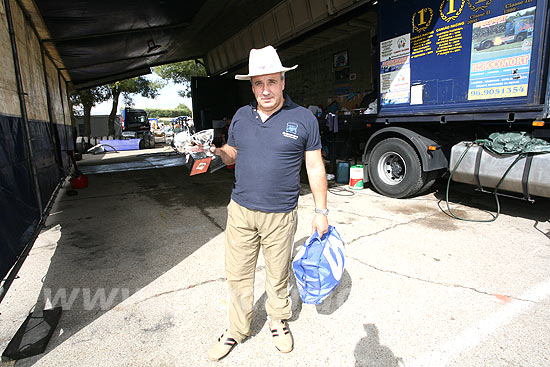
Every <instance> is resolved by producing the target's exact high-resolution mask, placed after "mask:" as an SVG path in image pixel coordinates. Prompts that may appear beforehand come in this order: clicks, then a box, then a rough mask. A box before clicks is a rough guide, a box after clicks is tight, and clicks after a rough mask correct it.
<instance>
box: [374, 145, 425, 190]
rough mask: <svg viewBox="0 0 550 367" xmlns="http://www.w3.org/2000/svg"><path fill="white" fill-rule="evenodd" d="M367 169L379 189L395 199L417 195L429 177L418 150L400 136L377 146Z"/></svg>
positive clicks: (375, 186)
mask: <svg viewBox="0 0 550 367" xmlns="http://www.w3.org/2000/svg"><path fill="white" fill-rule="evenodd" d="M368 171H369V178H370V180H371V182H372V185H373V186H374V188H375V189H376V191H378V192H379V193H380V194H382V195H384V196H389V197H392V198H404V197H408V196H412V195H414V194H416V193H417V192H418V191H419V190H420V189H421V188H422V187H423V186H424V184H425V183H426V177H427V174H426V172H423V171H422V163H421V161H420V158H419V157H418V154H417V153H416V151H415V150H414V149H413V147H412V146H411V145H410V144H409V143H407V142H406V141H405V140H402V139H399V138H388V139H385V140H382V141H381V142H379V143H378V144H376V145H375V146H374V149H373V150H372V152H371V154H370V157H369V166H368Z"/></svg>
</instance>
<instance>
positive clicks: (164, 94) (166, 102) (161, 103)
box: [92, 74, 192, 115]
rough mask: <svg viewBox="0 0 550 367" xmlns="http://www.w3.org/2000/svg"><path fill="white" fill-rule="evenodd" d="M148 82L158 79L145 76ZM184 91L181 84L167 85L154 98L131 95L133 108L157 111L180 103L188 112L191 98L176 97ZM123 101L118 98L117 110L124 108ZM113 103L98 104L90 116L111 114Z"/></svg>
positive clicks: (109, 101) (152, 76)
mask: <svg viewBox="0 0 550 367" xmlns="http://www.w3.org/2000/svg"><path fill="white" fill-rule="evenodd" d="M145 77H146V78H147V79H150V80H158V79H160V78H159V77H158V76H157V75H156V74H150V75H146V76H145ZM182 89H184V87H183V85H181V84H173V83H169V84H167V85H166V86H165V87H164V88H162V89H161V90H160V95H159V96H158V97H157V98H155V99H151V98H144V97H142V96H140V95H133V96H132V99H133V100H134V106H133V107H134V108H159V109H174V108H176V107H177V106H178V105H179V104H180V103H184V104H185V105H186V106H187V107H188V108H189V109H190V110H191V109H192V104H191V98H182V97H180V96H178V91H179V90H182ZM123 100H124V99H123V98H122V96H120V98H119V100H118V110H119V111H120V108H121V107H125V106H124V101H123ZM112 106H113V101H112V100H111V99H110V100H108V101H106V102H103V103H100V104H98V105H96V106H95V107H92V115H108V114H110V113H111V108H112Z"/></svg>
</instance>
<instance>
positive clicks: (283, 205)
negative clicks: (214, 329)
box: [208, 46, 328, 360]
mask: <svg viewBox="0 0 550 367" xmlns="http://www.w3.org/2000/svg"><path fill="white" fill-rule="evenodd" d="M297 66H298V65H295V66H293V67H291V68H287V67H283V66H282V64H281V61H280V59H279V56H278V55H277V52H276V51H275V49H274V48H273V47H272V46H267V47H265V48H262V49H252V50H251V51H250V56H249V60H248V67H249V73H248V74H247V75H236V76H235V78H236V79H240V80H250V81H251V83H252V92H253V93H254V96H255V99H256V101H255V102H253V103H252V104H250V105H248V106H244V107H242V108H240V109H239V110H238V111H237V113H235V116H234V117H233V119H232V123H231V126H230V128H229V137H228V140H227V144H225V145H224V146H223V147H221V148H216V149H214V148H213V151H214V152H215V153H216V154H217V155H220V156H221V157H222V160H223V161H224V163H225V164H233V163H236V166H235V185H234V188H233V192H232V194H231V202H230V203H229V205H228V207H227V227H226V247H225V259H226V260H225V271H226V277H227V283H228V285H229V294H230V305H229V324H230V328H229V329H228V330H226V331H225V332H224V333H223V335H222V336H221V337H220V338H219V339H218V342H217V343H215V344H214V345H213V346H212V348H211V349H210V351H209V353H208V357H209V358H210V359H211V360H219V359H221V358H223V357H225V356H226V355H227V354H228V353H229V352H230V351H231V349H232V348H233V347H234V346H235V345H236V344H237V343H241V342H242V341H243V340H244V339H245V338H246V337H247V336H249V335H250V332H251V330H250V325H251V322H252V308H253V305H254V275H255V270H256V261H257V259H258V253H259V250H260V247H261V248H262V253H263V255H264V259H265V264H266V282H265V289H266V293H267V302H266V310H267V314H268V316H269V320H270V329H271V332H272V336H273V342H274V344H275V347H276V348H277V349H278V350H279V351H281V352H283V353H288V352H290V351H291V350H292V348H293V340H292V335H291V334H290V330H289V329H288V326H287V324H286V321H285V320H287V319H289V318H290V316H291V302H290V296H289V292H288V280H289V270H290V262H291V256H292V249H293V242H294V234H295V232H296V225H297V216H296V208H297V204H298V195H299V193H300V169H301V165H302V160H303V158H304V156H305V161H306V170H307V174H308V178H309V183H310V187H311V191H312V193H313V198H314V201H315V208H316V209H315V214H314V217H313V221H312V233H313V231H317V232H318V233H320V234H323V233H326V232H327V230H328V220H327V215H328V210H327V206H326V205H327V181H326V174H325V166H324V162H323V159H322V158H321V142H320V137H319V127H318V123H317V119H316V118H315V117H314V116H313V114H312V113H311V111H309V110H307V109H306V108H303V107H300V106H298V105H297V104H295V103H294V102H292V100H291V99H290V98H289V97H288V96H287V95H283V91H284V89H285V79H284V73H285V72H286V71H289V70H294V69H296V67H297Z"/></svg>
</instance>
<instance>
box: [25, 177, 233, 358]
mask: <svg viewBox="0 0 550 367" xmlns="http://www.w3.org/2000/svg"><path fill="white" fill-rule="evenodd" d="M188 173H189V172H188V171H187V170H186V169H184V168H183V167H172V168H165V169H151V170H138V171H131V172H117V173H105V174H101V175H90V176H89V187H88V188H87V189H84V190H79V191H78V195H77V196H68V195H66V189H62V191H61V193H60V196H59V198H58V201H57V204H56V206H55V207H54V209H53V210H52V213H51V214H50V217H49V218H48V220H47V222H46V229H51V230H59V231H60V238H59V240H58V242H57V247H56V250H55V253H54V255H53V256H52V258H51V263H50V266H49V269H48V272H47V274H46V275H45V277H44V279H43V287H42V290H41V294H40V296H39V299H38V301H37V304H36V309H42V308H44V304H45V303H46V300H45V298H49V300H50V302H51V304H52V305H53V306H58V305H61V306H63V308H64V311H63V313H62V316H61V320H60V322H59V325H58V330H57V331H56V333H55V336H54V337H53V338H52V339H51V341H50V343H49V345H48V348H47V351H46V352H45V353H44V354H42V355H39V356H36V357H31V358H27V359H24V360H21V361H19V362H18V365H26V366H30V365H33V364H34V363H36V362H37V361H39V360H40V359H41V358H42V357H43V356H45V355H47V353H48V352H49V351H51V350H54V349H55V348H56V347H57V346H59V345H61V344H62V343H64V342H65V341H67V340H68V339H69V338H70V337H71V336H72V335H74V334H76V333H78V332H79V331H80V330H81V329H83V328H85V327H86V326H87V325H89V324H91V323H93V322H94V320H96V319H97V318H99V317H101V316H102V315H103V314H104V313H106V312H108V311H109V310H111V309H112V308H114V307H115V306H116V305H118V304H119V303H121V302H122V301H124V300H125V299H126V298H128V297H130V296H132V294H134V293H136V292H137V291H139V290H140V289H141V288H144V287H146V286H147V285H149V284H150V283H152V282H153V281H155V279H157V278H159V277H160V276H162V275H163V274H165V273H166V272H168V271H169V270H170V269H172V268H173V267H174V266H176V265H177V264H179V263H180V262H181V261H182V260H184V259H185V258H187V257H188V256H189V255H191V254H192V253H193V252H195V251H196V250H197V249H199V248H200V247H201V246H203V245H204V244H205V243H207V242H209V241H210V240H211V239H212V238H214V237H216V236H217V235H219V234H220V233H221V232H222V231H223V230H224V228H225V220H226V215H227V211H226V206H227V204H228V202H229V198H230V193H231V188H232V183H233V172H230V171H227V170H221V171H218V172H216V173H214V174H203V175H197V176H193V177H189V176H188ZM198 213H201V215H199V214H198ZM61 329H62V330H63V333H62V334H61V335H59V334H60V333H59V332H58V331H59V330H61Z"/></svg>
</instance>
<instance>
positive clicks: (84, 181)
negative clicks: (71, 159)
mask: <svg viewBox="0 0 550 367" xmlns="http://www.w3.org/2000/svg"><path fill="white" fill-rule="evenodd" d="M71 186H72V187H73V189H85V188H86V187H88V176H85V175H80V176H78V177H75V178H71Z"/></svg>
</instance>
